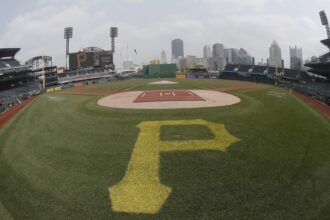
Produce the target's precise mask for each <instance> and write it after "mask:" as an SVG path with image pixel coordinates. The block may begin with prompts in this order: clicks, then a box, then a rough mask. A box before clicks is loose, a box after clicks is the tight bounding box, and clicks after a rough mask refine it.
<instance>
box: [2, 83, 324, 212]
mask: <svg viewBox="0 0 330 220" xmlns="http://www.w3.org/2000/svg"><path fill="white" fill-rule="evenodd" d="M150 81H151V80H146V81H126V82H116V83H110V84H106V85H93V86H88V87H86V89H97V90H127V91H129V90H147V89H160V88H162V89H168V88H171V89H172V88H176V89H190V88H191V89H198V88H209V89H211V88H221V87H228V86H234V85H237V82H232V81H220V80H178V82H180V83H179V84H177V85H171V86H151V85H149V84H148V82H150ZM84 89H85V88H84ZM271 91H274V92H281V93H284V96H283V97H282V98H278V97H274V96H270V95H268V93H269V92H271ZM231 93H232V94H234V95H237V96H239V97H240V98H241V99H242V102H241V103H239V104H237V105H233V106H228V107H219V108H206V109H185V110H148V111H145V110H119V109H108V108H104V107H99V106H97V104H96V103H97V100H99V99H100V98H101V97H102V96H95V95H93V96H90V95H68V94H62V93H54V94H48V95H43V96H41V97H39V98H38V99H37V100H36V101H35V102H34V103H33V104H32V105H30V106H28V107H27V108H26V109H25V110H24V111H23V112H21V113H20V114H19V115H18V116H17V117H15V119H14V120H13V121H12V122H11V123H10V124H9V125H8V126H6V127H5V128H4V129H2V130H0V219H2V218H3V219H7V218H13V219H329V218H330V211H329V210H330V184H329V183H330V135H329V134H330V124H329V121H328V120H327V119H325V118H324V117H323V116H321V115H320V114H319V113H317V112H315V111H314V110H312V109H311V108H310V107H309V106H308V105H306V104H304V103H302V102H301V101H300V100H298V99H297V98H296V97H294V96H293V95H292V94H290V93H288V92H286V91H285V90H283V89H279V88H276V87H272V86H265V87H263V88H258V89H249V90H241V91H233V92H231ZM183 119H204V120H207V121H210V122H215V123H221V124H225V126H226V129H227V130H228V131H229V132H230V133H231V134H232V135H234V136H236V137H238V138H239V139H240V141H239V142H237V143H235V144H233V145H232V146H230V147H229V149H228V151H227V152H214V151H194V152H168V153H162V154H161V155H160V156H161V157H160V161H161V162H160V163H161V164H160V171H159V172H160V180H161V182H162V184H164V185H167V186H170V187H171V188H172V192H171V194H170V196H169V198H168V199H167V201H166V203H165V204H164V206H163V207H162V209H161V211H160V212H159V213H158V214H156V215H142V214H125V213H116V212H112V209H111V201H110V199H109V194H108V187H109V186H113V185H116V184H117V183H118V182H119V181H121V180H122V178H123V176H124V174H125V172H126V169H127V165H128V162H129V160H130V157H131V154H132V151H133V148H134V145H135V142H136V139H137V137H138V134H139V129H138V128H137V127H136V126H137V125H138V124H139V123H141V122H142V121H154V120H183ZM196 131H201V133H200V132H196ZM208 132H209V131H208V130H207V129H205V128H203V127H198V126H197V127H194V126H192V127H190V126H188V127H185V128H181V127H176V128H175V127H174V128H173V127H166V128H163V129H162V138H164V139H173V140H176V139H179V140H180V139H181V140H182V139H183V140H185V138H187V137H188V136H189V138H191V139H194V138H199V139H203V138H209V137H210V134H209V133H208Z"/></svg>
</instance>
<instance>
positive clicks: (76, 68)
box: [58, 47, 115, 85]
mask: <svg viewBox="0 0 330 220" xmlns="http://www.w3.org/2000/svg"><path fill="white" fill-rule="evenodd" d="M69 58H70V59H69V65H70V71H66V72H64V73H61V74H58V84H59V85H64V84H70V83H76V82H86V81H92V82H98V81H111V79H112V78H114V74H115V71H114V69H115V66H114V64H113V51H106V50H103V49H101V48H97V47H87V48H84V49H81V50H80V51H79V52H76V53H70V55H69Z"/></svg>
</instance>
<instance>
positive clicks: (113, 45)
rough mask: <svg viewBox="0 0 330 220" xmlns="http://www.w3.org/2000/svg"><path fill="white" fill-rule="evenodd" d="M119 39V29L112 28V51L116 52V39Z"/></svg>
mask: <svg viewBox="0 0 330 220" xmlns="http://www.w3.org/2000/svg"><path fill="white" fill-rule="evenodd" d="M116 37H118V28H117V27H110V38H111V51H112V52H113V53H114V52H115V50H116V49H115V38H116Z"/></svg>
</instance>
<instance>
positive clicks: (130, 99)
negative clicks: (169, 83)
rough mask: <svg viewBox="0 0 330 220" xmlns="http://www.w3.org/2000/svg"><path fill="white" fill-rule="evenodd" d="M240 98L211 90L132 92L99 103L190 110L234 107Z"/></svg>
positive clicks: (109, 105)
mask: <svg viewBox="0 0 330 220" xmlns="http://www.w3.org/2000/svg"><path fill="white" fill-rule="evenodd" d="M240 101H241V99H240V98H238V97H236V96H234V95H231V94H227V93H223V92H218V91H210V90H161V91H132V92H123V93H119V94H115V95H110V96H107V97H105V98H102V99H100V100H99V101H98V102H97V103H98V105H100V106H103V107H109V108H123V109H188V108H206V107H218V106H228V105H234V104H237V103H239V102H240Z"/></svg>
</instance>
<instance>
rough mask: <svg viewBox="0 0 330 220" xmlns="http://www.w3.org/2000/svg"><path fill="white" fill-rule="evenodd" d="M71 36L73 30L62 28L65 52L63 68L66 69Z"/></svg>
mask: <svg viewBox="0 0 330 220" xmlns="http://www.w3.org/2000/svg"><path fill="white" fill-rule="evenodd" d="M72 35H73V28H72V27H66V28H64V39H65V40H66V51H65V67H66V69H68V55H69V53H70V39H71V38H72Z"/></svg>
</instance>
